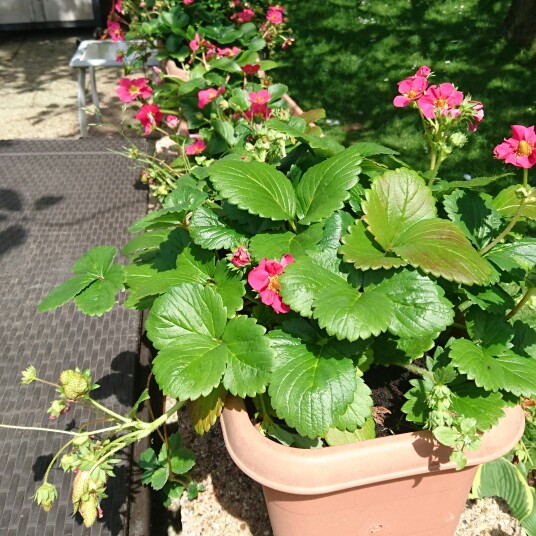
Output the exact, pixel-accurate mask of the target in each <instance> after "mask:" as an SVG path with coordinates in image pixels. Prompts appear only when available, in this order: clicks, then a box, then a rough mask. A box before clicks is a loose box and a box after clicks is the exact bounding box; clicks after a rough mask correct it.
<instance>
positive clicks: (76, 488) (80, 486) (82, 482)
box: [71, 471, 90, 512]
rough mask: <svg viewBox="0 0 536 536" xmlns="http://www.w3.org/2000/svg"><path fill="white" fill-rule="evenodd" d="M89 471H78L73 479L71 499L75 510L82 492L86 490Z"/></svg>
mask: <svg viewBox="0 0 536 536" xmlns="http://www.w3.org/2000/svg"><path fill="white" fill-rule="evenodd" d="M89 478H90V476H89V471H78V473H76V476H75V477H74V481H73V493H72V495H71V500H72V502H73V506H74V510H75V512H76V510H77V507H79V505H78V503H79V502H80V499H81V498H82V495H84V493H87V491H88V480H89Z"/></svg>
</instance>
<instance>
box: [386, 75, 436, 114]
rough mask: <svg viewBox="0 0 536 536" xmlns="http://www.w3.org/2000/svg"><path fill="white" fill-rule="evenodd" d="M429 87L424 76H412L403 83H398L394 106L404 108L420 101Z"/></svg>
mask: <svg viewBox="0 0 536 536" xmlns="http://www.w3.org/2000/svg"><path fill="white" fill-rule="evenodd" d="M427 87H428V80H427V79H426V78H425V77H424V76H417V75H415V76H410V77H409V78H406V79H405V80H402V81H401V82H398V91H399V92H400V95H397V96H396V97H395V98H394V100H393V104H394V105H395V106H396V107H397V108H404V107H405V106H407V105H408V104H410V103H412V102H414V101H416V100H417V99H420V98H421V97H422V96H423V95H424V93H425V91H426V88H427Z"/></svg>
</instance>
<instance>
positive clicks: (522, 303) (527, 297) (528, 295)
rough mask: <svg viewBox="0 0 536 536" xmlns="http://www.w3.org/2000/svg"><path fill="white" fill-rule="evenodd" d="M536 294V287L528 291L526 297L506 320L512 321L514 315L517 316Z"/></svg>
mask: <svg viewBox="0 0 536 536" xmlns="http://www.w3.org/2000/svg"><path fill="white" fill-rule="evenodd" d="M535 292H536V287H532V288H529V289H527V292H525V295H524V296H523V297H522V298H521V299H520V300H519V303H518V304H517V305H516V306H515V307H514V308H513V309H512V310H511V311H510V312H509V313H508V314H507V315H506V320H510V318H512V317H513V316H514V315H516V314H517V313H518V312H519V311H520V309H521V308H522V307H523V306H524V305H525V304H526V303H527V302H528V301H529V300H530V298H532V296H533V294H534V293H535Z"/></svg>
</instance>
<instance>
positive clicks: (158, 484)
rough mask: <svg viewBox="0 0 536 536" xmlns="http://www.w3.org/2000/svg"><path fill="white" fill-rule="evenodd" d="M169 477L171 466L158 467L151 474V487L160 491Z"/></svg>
mask: <svg viewBox="0 0 536 536" xmlns="http://www.w3.org/2000/svg"><path fill="white" fill-rule="evenodd" d="M168 478H169V467H168V466H167V465H166V466H164V467H160V468H159V469H157V470H156V471H155V472H154V473H153V474H152V476H151V487H152V488H153V489H154V490H155V491H158V490H160V489H162V488H163V487H164V486H165V485H166V482H167V481H168Z"/></svg>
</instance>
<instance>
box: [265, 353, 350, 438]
mask: <svg viewBox="0 0 536 536" xmlns="http://www.w3.org/2000/svg"><path fill="white" fill-rule="evenodd" d="M283 348H284V355H283V356H281V357H282V359H284V360H285V362H284V364H283V365H282V366H279V367H277V368H276V369H275V370H274V372H273V374H272V379H271V382H270V387H269V392H270V397H271V400H272V406H273V408H274V409H275V410H276V412H277V414H278V416H279V417H281V418H283V419H284V420H285V421H286V423H287V424H288V425H289V426H291V427H293V428H295V429H296V430H297V431H298V433H300V434H301V435H304V436H306V437H309V438H315V437H324V436H325V435H326V434H327V432H328V430H329V428H330V426H332V424H333V422H334V421H335V420H336V419H337V417H338V416H339V415H341V414H342V413H343V412H344V410H345V409H346V407H347V406H348V405H349V404H350V403H351V402H352V400H353V398H354V393H355V390H356V380H355V378H356V375H355V368H354V365H353V362H352V360H351V359H348V358H341V359H334V358H324V357H322V356H316V355H314V354H313V353H311V352H310V351H309V350H308V349H307V347H306V346H304V345H302V344H298V345H287V346H285V347H283ZM277 351H281V348H278V349H277Z"/></svg>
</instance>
